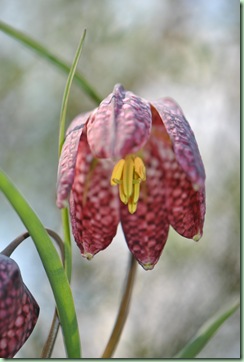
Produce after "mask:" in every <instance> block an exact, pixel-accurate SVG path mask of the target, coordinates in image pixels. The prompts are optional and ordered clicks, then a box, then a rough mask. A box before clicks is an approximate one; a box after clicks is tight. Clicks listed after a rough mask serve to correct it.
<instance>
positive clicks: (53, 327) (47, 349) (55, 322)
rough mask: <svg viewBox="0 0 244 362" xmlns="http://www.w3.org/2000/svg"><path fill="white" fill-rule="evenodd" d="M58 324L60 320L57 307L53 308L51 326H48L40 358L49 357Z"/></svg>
mask: <svg viewBox="0 0 244 362" xmlns="http://www.w3.org/2000/svg"><path fill="white" fill-rule="evenodd" d="M59 326H60V322H59V318H58V313H57V308H55V310H54V314H53V319H52V324H51V328H50V331H49V334H48V337H47V339H46V342H45V344H44V347H43V349H42V353H41V357H40V358H51V354H52V351H53V347H54V344H55V341H56V338H57V335H58V330H59Z"/></svg>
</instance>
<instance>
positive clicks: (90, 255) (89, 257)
mask: <svg viewBox="0 0 244 362" xmlns="http://www.w3.org/2000/svg"><path fill="white" fill-rule="evenodd" d="M82 256H83V257H84V258H86V259H87V260H91V259H93V257H94V255H93V254H91V253H83V254H82Z"/></svg>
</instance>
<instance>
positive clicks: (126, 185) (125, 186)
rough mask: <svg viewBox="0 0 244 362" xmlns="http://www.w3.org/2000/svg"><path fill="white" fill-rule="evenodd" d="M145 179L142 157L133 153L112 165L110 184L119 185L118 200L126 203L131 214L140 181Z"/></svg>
mask: <svg viewBox="0 0 244 362" xmlns="http://www.w3.org/2000/svg"><path fill="white" fill-rule="evenodd" d="M145 180H146V168H145V166H144V163H143V161H142V159H141V158H140V157H138V156H135V155H128V156H126V157H125V159H123V158H122V159H121V160H119V161H118V162H117V163H116V165H115V166H114V169H113V172H112V176H111V185H112V186H115V185H119V196H120V200H121V201H122V202H123V203H124V204H125V205H127V204H128V210H129V212H130V213H131V214H134V212H135V211H136V208H137V203H138V200H139V194H140V183H141V181H145Z"/></svg>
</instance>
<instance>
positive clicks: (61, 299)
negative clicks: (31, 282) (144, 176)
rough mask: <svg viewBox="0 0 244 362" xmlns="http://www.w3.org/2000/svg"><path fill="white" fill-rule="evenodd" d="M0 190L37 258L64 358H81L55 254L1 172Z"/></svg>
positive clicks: (68, 296)
mask: <svg viewBox="0 0 244 362" xmlns="http://www.w3.org/2000/svg"><path fill="white" fill-rule="evenodd" d="M0 190H1V191H2V192H3V193H4V195H5V196H6V198H7V199H8V201H9V202H10V204H11V205H12V206H13V208H14V210H15V211H16V213H17V214H18V215H19V217H20V219H21V220H22V222H23V224H24V225H25V227H26V229H27V230H28V232H29V233H30V235H31V237H32V239H33V241H34V243H35V246H36V249H37V251H38V253H39V255H40V258H41V261H42V264H43V266H44V268H45V271H46V273H47V276H48V279H49V281H50V285H51V288H52V291H53V294H54V298H55V301H56V306H57V310H58V315H59V320H60V323H61V328H62V331H63V337H64V344H65V348H66V353H67V357H68V358H80V338H79V330H78V323H77V317H76V313H75V307H74V301H73V296H72V292H71V289H70V285H69V281H68V278H67V275H66V272H65V270H64V268H63V265H62V262H61V260H60V257H59V255H58V252H57V250H56V249H55V247H54V245H53V243H52V241H51V239H50V237H49V235H48V233H47V231H46V230H45V228H44V226H43V225H42V223H41V221H40V220H39V218H38V217H37V215H36V214H35V212H34V211H33V210H32V209H31V207H30V206H29V204H28V203H27V201H26V200H25V199H24V198H23V196H22V195H21V193H20V192H19V191H18V190H17V188H16V187H15V186H14V184H13V183H12V182H11V181H10V179H9V178H8V177H7V176H6V175H5V173H4V172H3V171H1V170H0ZM30 263H31V261H30Z"/></svg>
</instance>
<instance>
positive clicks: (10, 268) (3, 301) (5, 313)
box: [0, 254, 39, 358]
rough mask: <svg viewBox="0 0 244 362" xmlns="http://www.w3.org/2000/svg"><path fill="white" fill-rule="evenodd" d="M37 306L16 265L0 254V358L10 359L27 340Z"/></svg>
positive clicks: (36, 314) (33, 324)
mask: <svg viewBox="0 0 244 362" xmlns="http://www.w3.org/2000/svg"><path fill="white" fill-rule="evenodd" d="M38 315H39V306H38V304H37V303H36V301H35V299H34V298H33V296H32V295H31V293H30V292H29V290H28V289H27V287H26V286H25V284H24V283H23V280H22V277H21V274H20V270H19V267H18V265H17V264H16V262H15V261H14V260H13V259H11V258H9V257H7V256H5V255H3V254H0V357H3V358H12V357H13V356H14V355H15V354H16V353H17V352H18V350H19V349H20V348H21V347H22V346H23V344H24V343H25V341H26V340H27V339H28V337H29V336H30V334H31V332H32V330H33V328H34V327H35V324H36V322H37V318H38Z"/></svg>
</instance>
